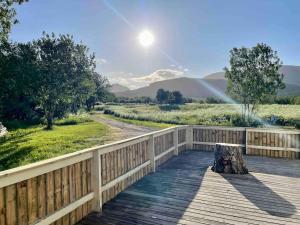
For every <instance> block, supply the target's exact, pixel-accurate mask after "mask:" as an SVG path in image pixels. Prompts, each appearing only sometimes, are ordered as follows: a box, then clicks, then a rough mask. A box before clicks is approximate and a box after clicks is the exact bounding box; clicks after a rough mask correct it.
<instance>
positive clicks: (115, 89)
mask: <svg viewBox="0 0 300 225" xmlns="http://www.w3.org/2000/svg"><path fill="white" fill-rule="evenodd" d="M109 91H110V92H112V93H119V92H124V91H130V89H129V88H128V87H125V86H123V85H121V84H112V85H111V87H110V88H109Z"/></svg>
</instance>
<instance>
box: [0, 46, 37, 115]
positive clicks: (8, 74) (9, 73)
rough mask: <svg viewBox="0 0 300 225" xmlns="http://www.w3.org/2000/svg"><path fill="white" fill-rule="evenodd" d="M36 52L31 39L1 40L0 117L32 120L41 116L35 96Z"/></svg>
mask: <svg viewBox="0 0 300 225" xmlns="http://www.w3.org/2000/svg"><path fill="white" fill-rule="evenodd" d="M37 55H38V54H37V51H36V49H35V48H34V46H33V45H32V43H27V44H21V43H8V42H5V43H2V48H1V51H0V74H1V76H0V87H1V88H0V118H5V119H18V120H27V121H35V120H38V119H39V117H40V116H41V112H40V110H39V109H38V108H37V107H36V106H37V104H36V102H35V99H34V96H35V94H36V90H37V89H38V79H37V67H36V65H37V64H36V60H37Z"/></svg>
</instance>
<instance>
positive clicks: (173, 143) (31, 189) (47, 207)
mask: <svg viewBox="0 0 300 225" xmlns="http://www.w3.org/2000/svg"><path fill="white" fill-rule="evenodd" d="M216 143H228V144H232V143H234V144H238V145H239V146H240V147H241V148H244V149H245V153H247V154H249V155H260V156H270V157H288V158H300V144H299V143H300V131H286V130H272V129H252V128H251V129H250V128H226V127H204V126H177V127H172V128H168V129H165V130H161V131H157V132H153V133H149V134H146V135H142V136H138V137H135V138H131V139H127V140H123V141H119V142H115V143H112V144H108V145H103V146H96V147H93V148H89V149H85V150H82V151H79V152H75V153H72V154H68V155H64V156H60V157H56V158H53V159H49V160H45V161H41V162H38V163H34V164H30V165H27V166H22V167H18V168H15V169H11V170H7V171H3V172H0V225H22V224H26V225H27V224H35V225H37V224H39V225H41V224H52V223H55V224H62V225H66V224H67V225H73V224H75V223H76V222H78V221H80V220H81V219H82V218H83V217H84V216H86V215H87V214H88V213H90V212H91V211H101V208H102V205H103V204H104V203H105V202H107V201H109V200H110V199H112V198H114V197H115V196H116V195H117V194H118V193H120V192H121V191H123V190H124V189H125V188H127V187H128V186H130V185H131V184H133V183H134V182H136V181H137V180H139V179H141V178H142V177H144V176H145V175H147V174H148V173H150V172H155V169H156V168H157V167H158V166H160V165H161V164H162V163H164V162H165V161H167V160H168V159H170V158H171V157H173V156H174V155H178V154H179V153H180V152H181V151H184V150H186V149H196V150H206V151H212V150H213V147H214V145H215V144H216Z"/></svg>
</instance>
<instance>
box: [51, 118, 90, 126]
mask: <svg viewBox="0 0 300 225" xmlns="http://www.w3.org/2000/svg"><path fill="white" fill-rule="evenodd" d="M91 121H92V120H91V119H90V118H88V117H86V116H83V115H82V116H69V117H67V118H64V119H60V120H57V121H56V122H55V123H54V124H55V125H57V126H67V125H76V124H80V123H86V122H91Z"/></svg>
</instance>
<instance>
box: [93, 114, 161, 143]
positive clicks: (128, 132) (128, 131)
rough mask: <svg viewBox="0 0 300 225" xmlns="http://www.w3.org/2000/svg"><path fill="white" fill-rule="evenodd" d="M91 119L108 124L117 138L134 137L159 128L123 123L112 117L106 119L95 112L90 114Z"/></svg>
mask: <svg viewBox="0 0 300 225" xmlns="http://www.w3.org/2000/svg"><path fill="white" fill-rule="evenodd" d="M91 117H92V119H93V120H95V121H97V122H100V123H104V124H106V125H108V126H110V127H111V128H112V129H113V130H114V132H115V135H117V137H118V138H119V139H126V138H132V137H136V136H139V135H142V134H146V133H150V132H153V131H156V130H159V129H156V128H150V127H143V126H138V125H134V124H129V123H124V122H121V121H117V120H113V119H108V118H105V117H104V116H103V115H102V114H100V113H99V114H98V115H97V114H96V115H92V116H91Z"/></svg>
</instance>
